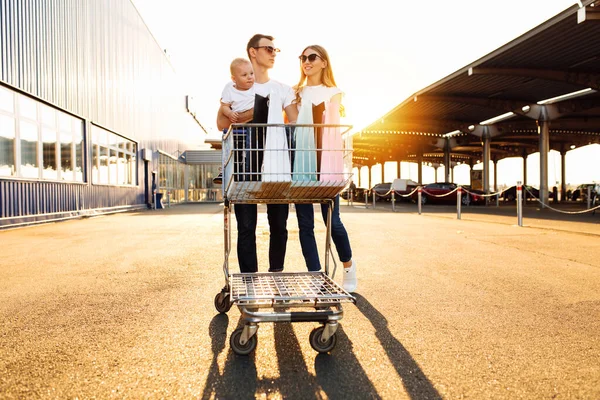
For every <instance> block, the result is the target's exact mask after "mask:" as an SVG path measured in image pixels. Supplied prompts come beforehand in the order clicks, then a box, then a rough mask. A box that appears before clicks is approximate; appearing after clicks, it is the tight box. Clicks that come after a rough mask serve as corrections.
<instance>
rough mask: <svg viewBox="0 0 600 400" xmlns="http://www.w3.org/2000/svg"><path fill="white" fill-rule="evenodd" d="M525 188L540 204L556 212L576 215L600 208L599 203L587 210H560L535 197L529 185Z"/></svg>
mask: <svg viewBox="0 0 600 400" xmlns="http://www.w3.org/2000/svg"><path fill="white" fill-rule="evenodd" d="M525 190H526V191H527V193H529V195H530V196H531V197H532V198H533V199H534V200H536V201H537V202H538V203H540V204H541V205H543V206H544V207H547V208H549V209H550V210H552V211H555V212H557V213H561V214H571V215H574V214H585V213H588V212H595V211H596V210H598V209H600V204H599V205H597V206H596V207H593V208H590V207H588V208H587V209H585V210H580V211H564V210H558V209H556V208H554V207H551V206H549V205H548V204H546V203H544V202H543V201H542V200H541V199H538V198H537V197H535V196H534V195H533V193H531V192H530V191H529V189H527V187H525Z"/></svg>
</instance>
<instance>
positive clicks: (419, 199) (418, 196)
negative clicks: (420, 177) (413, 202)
mask: <svg viewBox="0 0 600 400" xmlns="http://www.w3.org/2000/svg"><path fill="white" fill-rule="evenodd" d="M417 204H418V209H419V215H421V186H419V188H418V189H417Z"/></svg>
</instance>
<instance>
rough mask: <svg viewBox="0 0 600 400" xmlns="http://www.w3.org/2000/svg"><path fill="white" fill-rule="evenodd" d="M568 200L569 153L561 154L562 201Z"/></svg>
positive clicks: (562, 152)
mask: <svg viewBox="0 0 600 400" xmlns="http://www.w3.org/2000/svg"><path fill="white" fill-rule="evenodd" d="M565 200H567V152H566V151H565V150H562V151H561V152H560V201H561V202H562V201H565Z"/></svg>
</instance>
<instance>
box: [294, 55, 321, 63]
mask: <svg viewBox="0 0 600 400" xmlns="http://www.w3.org/2000/svg"><path fill="white" fill-rule="evenodd" d="M317 57H319V58H320V59H321V60H322V59H323V57H321V56H320V55H318V54H317V53H312V54H309V55H308V56H305V55H304V54H302V55H301V56H299V57H298V58H299V59H300V62H306V60H308V61H309V62H315V60H316V59H317Z"/></svg>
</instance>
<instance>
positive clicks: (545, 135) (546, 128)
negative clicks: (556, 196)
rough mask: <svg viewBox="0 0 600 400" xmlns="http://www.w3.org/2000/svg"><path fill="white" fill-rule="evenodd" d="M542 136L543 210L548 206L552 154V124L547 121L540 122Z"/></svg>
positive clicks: (541, 195) (539, 129) (541, 180)
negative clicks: (549, 159) (550, 154)
mask: <svg viewBox="0 0 600 400" xmlns="http://www.w3.org/2000/svg"><path fill="white" fill-rule="evenodd" d="M538 133H539V136H540V200H541V201H542V208H544V207H545V206H544V204H548V153H549V152H550V123H549V122H548V121H546V120H545V119H542V120H540V121H538Z"/></svg>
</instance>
